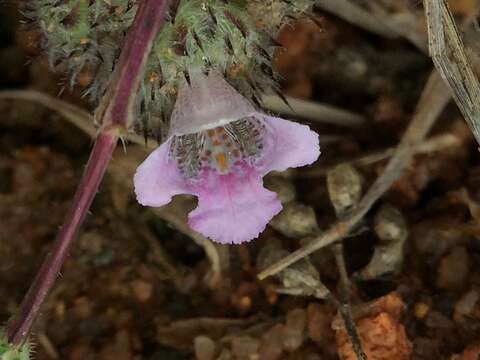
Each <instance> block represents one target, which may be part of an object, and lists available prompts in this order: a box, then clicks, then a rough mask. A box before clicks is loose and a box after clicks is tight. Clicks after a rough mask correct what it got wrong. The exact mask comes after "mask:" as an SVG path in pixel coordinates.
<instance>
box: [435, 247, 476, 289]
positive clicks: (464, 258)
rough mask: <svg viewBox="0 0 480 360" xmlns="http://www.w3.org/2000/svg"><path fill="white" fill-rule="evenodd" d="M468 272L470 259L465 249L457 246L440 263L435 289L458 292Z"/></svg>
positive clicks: (463, 284)
mask: <svg viewBox="0 0 480 360" xmlns="http://www.w3.org/2000/svg"><path fill="white" fill-rule="evenodd" d="M469 271H470V257H469V255H468V252H467V249H466V248H465V247H463V246H457V247H455V248H453V250H452V251H451V252H450V253H449V254H447V255H446V256H444V257H443V258H442V260H441V261H440V264H439V267H438V275H437V287H439V288H441V289H446V290H460V289H462V288H463V287H464V286H465V283H466V281H467V276H468V273H469Z"/></svg>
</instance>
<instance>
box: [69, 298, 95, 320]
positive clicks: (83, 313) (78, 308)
mask: <svg viewBox="0 0 480 360" xmlns="http://www.w3.org/2000/svg"><path fill="white" fill-rule="evenodd" d="M73 311H74V312H75V315H77V316H78V317H79V318H80V319H87V318H89V317H90V315H91V313H92V303H91V302H90V299H89V298H87V297H86V296H82V297H79V298H78V299H76V300H75V304H74V308H73Z"/></svg>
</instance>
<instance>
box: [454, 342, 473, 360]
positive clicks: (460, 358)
mask: <svg viewBox="0 0 480 360" xmlns="http://www.w3.org/2000/svg"><path fill="white" fill-rule="evenodd" d="M479 358H480V345H470V346H469V347H467V348H466V349H465V350H463V352H462V353H461V354H457V355H452V357H451V358H450V360H478V359H479Z"/></svg>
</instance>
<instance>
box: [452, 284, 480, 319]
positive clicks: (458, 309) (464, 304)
mask: <svg viewBox="0 0 480 360" xmlns="http://www.w3.org/2000/svg"><path fill="white" fill-rule="evenodd" d="M479 297H480V295H479V294H478V291H476V290H470V291H468V292H466V293H465V294H464V295H463V296H462V297H461V298H460V300H458V301H457V303H456V304H455V311H454V313H453V319H454V320H455V321H456V322H462V321H463V320H464V318H465V317H468V316H470V315H471V314H472V312H473V310H474V309H475V305H476V304H477V303H478V299H479Z"/></svg>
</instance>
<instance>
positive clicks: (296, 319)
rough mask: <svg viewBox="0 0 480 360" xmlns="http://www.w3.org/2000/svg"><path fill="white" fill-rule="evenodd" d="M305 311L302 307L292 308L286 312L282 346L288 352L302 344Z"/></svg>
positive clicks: (305, 323) (305, 320)
mask: <svg viewBox="0 0 480 360" xmlns="http://www.w3.org/2000/svg"><path fill="white" fill-rule="evenodd" d="M306 325H307V313H306V311H305V310H303V309H293V310H291V311H289V312H288V314H287V321H286V325H285V327H284V329H283V348H284V349H285V350H287V351H288V352H293V351H295V350H297V349H298V348H299V347H300V346H302V344H303V340H304V337H305V327H306Z"/></svg>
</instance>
